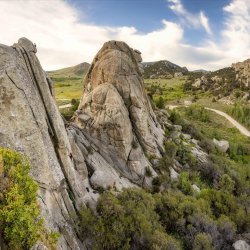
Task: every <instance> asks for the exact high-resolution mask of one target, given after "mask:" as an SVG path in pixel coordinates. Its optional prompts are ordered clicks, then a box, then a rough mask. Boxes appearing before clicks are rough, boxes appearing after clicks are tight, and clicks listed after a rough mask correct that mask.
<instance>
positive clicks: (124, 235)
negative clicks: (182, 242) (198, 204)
mask: <svg viewBox="0 0 250 250" xmlns="http://www.w3.org/2000/svg"><path fill="white" fill-rule="evenodd" d="M97 213H98V216H96V215H94V213H93V212H92V211H91V210H89V209H84V210H83V211H82V213H81V223H80V226H81V228H82V234H84V236H85V237H86V236H87V237H91V239H93V242H95V243H94V244H95V246H94V247H95V248H96V249H180V248H179V246H178V243H177V241H176V240H175V239H173V238H172V237H170V236H169V235H167V234H166V232H165V231H164V229H163V228H162V226H161V224H160V222H159V216H158V215H157V213H156V212H155V200H154V198H153V196H152V195H151V194H149V193H146V192H145V191H143V190H138V189H127V190H124V191H123V192H122V193H120V194H118V195H117V196H115V195H113V194H111V193H104V194H102V195H101V197H100V198H99V200H98V203H97ZM86 234H87V235H86ZM172 246H173V247H174V248H171V247H172Z"/></svg>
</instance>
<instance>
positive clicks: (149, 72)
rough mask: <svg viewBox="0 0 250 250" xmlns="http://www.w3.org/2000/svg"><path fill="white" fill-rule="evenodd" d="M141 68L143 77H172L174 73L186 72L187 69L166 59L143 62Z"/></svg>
mask: <svg viewBox="0 0 250 250" xmlns="http://www.w3.org/2000/svg"><path fill="white" fill-rule="evenodd" d="M143 69H144V78H145V79H157V78H172V77H174V75H175V73H182V74H187V73H188V69H187V68H186V67H181V66H179V65H177V64H174V63H172V62H169V61H167V60H163V61H157V62H144V63H143Z"/></svg>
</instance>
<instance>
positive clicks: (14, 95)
mask: <svg viewBox="0 0 250 250" xmlns="http://www.w3.org/2000/svg"><path fill="white" fill-rule="evenodd" d="M51 89H52V86H51V81H48V78H47V76H46V74H45V72H44V71H43V69H42V67H41V65H40V63H39V60H38V59H37V57H36V47H35V46H34V44H33V43H32V42H30V41H29V40H28V39H26V38H21V39H19V41H18V43H16V44H14V45H13V46H12V47H8V46H4V45H0V113H1V116H0V146H1V147H8V148H11V149H13V150H16V151H20V152H22V153H23V154H24V155H26V156H27V157H28V158H29V160H30V162H31V164H32V171H31V175H32V176H33V178H34V179H35V181H36V182H37V183H38V185H39V193H38V200H39V203H40V206H41V212H42V216H43V218H44V221H45V225H46V227H47V228H49V229H50V230H53V231H58V232H60V234H61V237H60V239H59V243H58V249H84V246H83V245H82V243H81V242H80V241H79V240H78V237H77V234H76V229H75V226H74V225H75V222H74V218H75V217H76V213H77V209H79V208H81V207H82V206H84V205H85V204H86V202H87V201H88V200H89V201H90V200H93V198H94V197H95V195H94V194H93V195H92V197H91V196H90V195H89V193H88V192H87V191H86V187H88V186H89V184H88V174H87V168H86V165H85V163H84V161H79V162H77V161H73V159H72V157H71V154H72V150H73V149H72V145H71V144H70V140H69V138H68V135H67V131H66V129H65V125H64V123H63V120H62V118H61V115H60V113H59V111H58V108H57V106H56V103H55V101H54V97H53V94H52V92H51ZM78 169H81V175H80V174H79V173H78V171H77V170H78ZM83 181H85V183H84V185H83Z"/></svg>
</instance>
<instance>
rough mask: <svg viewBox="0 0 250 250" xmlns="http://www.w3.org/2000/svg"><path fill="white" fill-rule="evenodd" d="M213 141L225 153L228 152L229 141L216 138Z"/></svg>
mask: <svg viewBox="0 0 250 250" xmlns="http://www.w3.org/2000/svg"><path fill="white" fill-rule="evenodd" d="M213 143H214V145H215V146H216V147H217V148H218V149H219V150H220V151H221V152H223V153H226V152H227V150H228V149H229V142H228V141H226V140H221V141H218V140H216V139H215V138H214V139H213Z"/></svg>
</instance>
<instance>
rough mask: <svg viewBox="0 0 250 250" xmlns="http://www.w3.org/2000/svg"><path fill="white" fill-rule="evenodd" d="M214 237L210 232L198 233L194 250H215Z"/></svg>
mask: <svg viewBox="0 0 250 250" xmlns="http://www.w3.org/2000/svg"><path fill="white" fill-rule="evenodd" d="M213 249H214V248H213V246H212V238H211V236H210V235H209V234H206V233H198V234H197V235H196V237H195V240H194V244H193V250H213Z"/></svg>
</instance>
